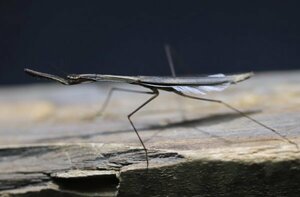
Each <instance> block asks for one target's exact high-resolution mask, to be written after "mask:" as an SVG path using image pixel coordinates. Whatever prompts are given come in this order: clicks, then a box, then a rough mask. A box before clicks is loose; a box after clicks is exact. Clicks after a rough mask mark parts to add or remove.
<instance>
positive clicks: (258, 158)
mask: <svg viewBox="0 0 300 197" xmlns="http://www.w3.org/2000/svg"><path fill="white" fill-rule="evenodd" d="M299 76H300V72H299V71H293V72H277V73H276V72H273V73H262V74H258V75H257V76H256V77H254V78H253V79H250V80H249V81H245V82H243V83H242V84H239V85H237V86H234V87H232V88H230V89H229V90H227V91H225V92H224V93H223V92H222V93H218V94H211V95H210V98H218V99H222V100H224V101H226V102H228V103H230V104H232V105H234V106H235V107H237V108H239V109H241V110H243V111H244V112H246V113H247V114H248V115H250V116H252V117H254V118H256V119H258V120H260V121H261V122H263V123H265V124H267V125H269V126H271V127H273V128H275V129H277V130H278V131H279V132H280V133H282V134H284V135H286V136H287V137H289V138H290V139H292V140H293V141H295V142H297V143H299V134H300V124H299V120H300V99H299V96H300V94H299V93H300V85H299V84H300V83H299V82H300V77H299ZM109 85H110V84H106V86H104V87H100V86H96V85H79V86H72V87H66V86H61V85H56V84H53V85H52V84H51V85H48V84H43V85H32V86H22V87H9V88H5V87H3V88H1V89H0V109H1V110H0V194H1V195H13V196H26V195H27V196H28V195H29V196H30V195H41V194H42V195H46V196H47V195H48V196H53V195H58V194H59V195H65V196H68V195H69V196H101V195H102V196H115V195H117V194H118V195H119V196H134V195H143V196H153V195H158V196H159V195H160V196H165V195H169V196H182V195H202V196H218V195H225V196H232V195H242V196H251V195H266V196H292V194H295V193H296V192H299V189H298V188H300V187H299V186H300V185H299V183H300V172H299V169H300V168H299V158H300V155H299V151H298V150H297V149H296V148H295V146H293V145H291V144H288V143H287V142H285V141H283V140H282V139H280V137H278V136H276V135H275V134H274V133H272V132H270V131H268V130H266V129H264V128H261V127H259V126H258V125H256V124H254V123H252V122H250V121H248V120H247V119H245V118H242V117H240V116H239V115H236V114H235V113H234V112H232V111H230V110H228V109H226V108H224V107H222V106H220V105H218V104H213V103H205V102H199V101H194V100H188V99H183V98H180V97H178V96H176V95H173V94H166V93H163V94H161V96H160V97H159V98H158V99H157V100H156V101H154V102H153V103H151V104H150V105H149V106H147V107H145V109H143V110H142V111H141V112H139V113H138V114H137V115H136V116H134V117H133V120H134V122H135V124H136V126H137V127H138V128H139V131H140V134H141V135H142V137H143V139H144V140H145V144H146V146H147V147H148V148H149V152H150V168H149V170H148V171H147V170H146V169H145V167H146V163H145V158H144V153H143V151H142V149H141V146H140V144H139V142H138V140H137V137H136V136H135V134H134V132H133V131H132V128H131V126H130V124H129V123H128V120H127V116H126V115H127V114H128V113H130V112H131V111H132V110H133V109H134V108H135V107H136V106H138V105H139V104H140V103H142V102H143V101H144V100H145V99H147V97H148V96H147V95H146V96H145V95H133V94H131V93H116V94H115V95H114V97H113V100H112V102H111V104H110V105H109V106H108V109H107V112H106V113H105V115H104V116H102V117H96V118H95V114H96V113H97V112H98V110H99V109H100V107H101V103H102V102H103V100H104V98H105V94H106V93H107V91H108V88H107V86H109ZM130 88H134V87H130Z"/></svg>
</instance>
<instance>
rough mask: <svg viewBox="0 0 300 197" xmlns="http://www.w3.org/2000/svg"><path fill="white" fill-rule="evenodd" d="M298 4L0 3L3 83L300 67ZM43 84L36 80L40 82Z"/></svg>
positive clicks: (0, 75)
mask: <svg viewBox="0 0 300 197" xmlns="http://www.w3.org/2000/svg"><path fill="white" fill-rule="evenodd" d="M298 4H299V3H297V1H275V0H273V1H154V0H153V1H100V0H99V1H75V0H73V1H40V0H31V1H30V0H26V1H22V0H19V1H15V0H8V1H4V0H1V1H0V27H1V30H0V84H2V85H3V84H20V83H28V82H36V80H35V79H33V78H30V77H28V76H26V75H25V74H24V73H23V68H24V67H29V68H34V69H37V70H41V71H46V72H53V73H56V74H59V73H60V74H61V73H103V74H123V75H170V71H169V67H168V65H167V60H166V57H165V54H164V49H163V46H164V44H165V43H169V44H170V45H171V46H172V48H173V49H174V50H175V52H176V58H175V59H176V70H177V74H179V75H189V74H201V73H219V72H223V73H228V72H230V73H232V72H243V71H261V70H285V69H299V68H300V56H299V51H300V50H299V49H300V22H299V20H300V12H299V8H300V6H299V5H298ZM39 82H40V81H39Z"/></svg>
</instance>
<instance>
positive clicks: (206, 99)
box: [175, 91, 299, 150]
mask: <svg viewBox="0 0 300 197" xmlns="http://www.w3.org/2000/svg"><path fill="white" fill-rule="evenodd" d="M175 93H176V94H179V95H181V96H183V97H187V98H191V99H196V100H201V101H208V102H214V103H220V104H222V105H223V106H225V107H227V108H229V109H231V110H233V111H235V112H236V113H238V114H240V115H241V116H243V117H245V118H247V119H248V120H251V121H252V122H254V123H256V124H258V125H260V126H262V127H264V128H266V129H268V130H269V131H271V132H273V133H275V134H276V135H277V136H279V137H280V138H281V139H283V140H285V141H286V142H288V143H290V144H293V145H294V146H296V148H297V149H298V150H299V146H298V144H296V143H295V142H293V141H292V140H290V139H289V138H287V137H286V136H284V135H282V134H281V133H279V132H278V131H276V130H275V129H273V128H271V127H269V126H267V125H265V124H263V123H262V122H260V121H258V120H256V119H254V118H252V117H251V116H249V115H247V114H246V113H244V112H242V111H240V110H238V109H237V108H235V107H233V106H231V105H229V104H228V103H225V102H223V101H221V100H215V99H208V98H201V97H196V96H191V95H187V94H184V93H182V92H178V91H175Z"/></svg>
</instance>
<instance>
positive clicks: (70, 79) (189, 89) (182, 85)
mask: <svg viewBox="0 0 300 197" xmlns="http://www.w3.org/2000/svg"><path fill="white" fill-rule="evenodd" d="M166 52H167V57H168V61H169V65H170V66H171V68H172V67H173V63H172V62H171V54H170V50H169V49H168V48H167V47H166ZM171 70H172V74H173V76H172V77H168V76H165V77H160V76H120V75H103V74H70V75H67V76H66V77H65V78H62V77H59V76H56V75H52V74H48V73H42V72H38V71H35V70H31V69H27V68H25V69H24V71H25V72H26V73H27V74H29V75H31V76H33V77H39V78H45V79H49V80H53V81H57V82H59V83H62V84H64V85H76V84H81V83H85V82H104V81H112V82H121V83H127V84H131V85H137V86H142V87H144V88H146V89H148V91H139V90H127V89H125V90H124V89H121V88H113V89H111V90H110V92H109V94H108V96H107V99H106V100H105V102H104V105H103V107H102V109H101V112H103V110H104V109H105V107H106V106H107V104H108V101H109V99H110V97H111V95H112V92H113V91H115V90H121V91H129V92H133V93H143V94H149V95H151V97H150V98H148V99H147V100H146V101H145V102H144V103H143V104H141V105H140V106H139V107H137V108H136V109H135V110H133V111H132V112H131V113H130V114H128V116H127V118H128V121H129V122H130V124H131V126H132V128H133V130H134V132H135V133H136V135H137V137H138V139H139V141H140V143H141V145H142V147H143V150H144V152H145V158H146V162H147V169H148V167H149V159H148V150H147V148H146V146H145V144H144V142H143V140H142V138H141V136H140V134H139V132H138V130H137V129H136V127H135V125H134V124H133V122H132V120H131V117H132V116H133V115H134V114H135V113H137V112H138V111H139V110H140V109H142V108H143V107H144V106H145V105H147V104H148V103H150V102H151V101H153V100H154V99H155V98H157V97H158V96H159V92H160V91H168V92H173V93H175V94H177V95H180V96H183V97H186V98H190V99H196V100H200V101H208V102H214V103H219V104H221V105H223V106H225V107H227V108H229V109H231V110H233V111H235V112H236V113H238V114H240V115H241V116H243V117H245V118H247V119H249V120H251V121H252V122H254V123H256V124H257V125H260V126H262V127H264V128H266V129H268V130H269V131H271V132H273V133H275V134H276V135H278V136H279V137H281V138H282V139H283V140H285V141H287V142H288V143H290V144H293V145H295V146H296V147H297V149H298V145H297V144H296V143H295V142H293V141H291V140H290V139H289V138H287V137H286V136H284V135H282V134H281V133H279V132H278V131H276V130H275V129H273V128H271V127H269V126H267V125H265V124H263V123H261V122H260V121H258V120H256V119H254V118H252V117H251V116H249V115H247V114H246V113H244V112H242V111H240V110H239V109H237V108H235V107H233V106H231V105H230V104H228V103H226V102H223V101H221V100H216V99H209V98H204V97H202V95H205V94H206V93H208V92H212V91H223V90H225V89H226V88H228V87H229V86H230V85H232V84H236V83H239V82H241V81H244V80H246V79H249V78H250V77H251V76H252V75H253V73H252V72H249V73H242V74H236V75H224V74H216V75H209V76H204V77H198V76H191V77H176V76H175V72H174V68H173V69H171ZM190 93H191V94H192V95H191V94H190ZM195 95H197V96H195ZM199 95H200V96H199Z"/></svg>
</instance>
